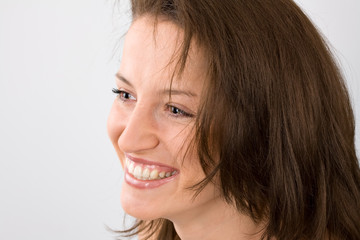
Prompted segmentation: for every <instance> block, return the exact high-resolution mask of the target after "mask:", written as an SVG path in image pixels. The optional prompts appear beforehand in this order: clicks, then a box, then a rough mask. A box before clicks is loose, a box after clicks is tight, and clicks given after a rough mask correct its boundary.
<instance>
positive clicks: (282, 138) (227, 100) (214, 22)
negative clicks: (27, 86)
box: [108, 0, 360, 240]
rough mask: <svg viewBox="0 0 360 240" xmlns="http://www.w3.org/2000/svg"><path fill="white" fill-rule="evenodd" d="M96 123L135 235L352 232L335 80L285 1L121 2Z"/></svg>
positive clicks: (345, 115) (356, 183)
mask: <svg viewBox="0 0 360 240" xmlns="http://www.w3.org/2000/svg"><path fill="white" fill-rule="evenodd" d="M132 13H133V23H132V25H131V27H130V29H129V31H128V33H127V36H126V39H125V45H124V51H123V57H122V62H121V66H120V69H119V72H118V73H117V80H116V85H117V88H116V89H114V90H113V91H114V92H115V93H116V94H118V97H117V98H116V100H115V101H114V103H113V106H112V110H111V113H110V116H109V121H108V132H109V136H110V139H111V140H112V143H113V145H114V147H115V150H116V152H117V154H118V156H119V159H120V161H121V164H122V166H123V168H124V171H125V180H124V184H123V187H122V194H121V203H122V206H123V208H124V210H125V211H126V212H127V213H128V214H130V215H132V216H134V217H136V218H137V219H139V220H138V221H137V223H136V225H135V226H134V227H133V228H131V229H129V230H126V231H122V232H121V233H123V234H125V235H132V234H139V237H140V239H163V240H169V239H182V240H188V239H204V240H210V239H236V240H239V239H277V240H282V239H284V240H285V239H286V240H288V239H354V240H355V239H360V230H359V229H360V201H359V200H360V171H359V165H358V160H357V157H356V153H355V147H354V128H355V127H354V118H353V113H352V109H351V106H350V102H349V96H348V93H347V90H346V88H345V83H344V80H343V79H342V76H341V74H340V71H339V69H338V68H337V66H336V64H335V62H334V60H333V59H332V57H331V54H330V51H329V49H328V47H327V46H326V44H325V43H324V41H323V39H322V38H321V37H320V35H319V33H318V32H317V30H316V29H315V27H314V26H313V25H312V23H311V22H310V21H309V19H308V18H307V17H306V16H305V15H304V13H303V12H302V11H301V10H300V9H299V8H298V7H297V6H296V4H295V3H294V2H293V1H291V0H272V1H260V0H252V1H245V0H242V1H241V0H238V1H235V0H224V1H214V0H198V1H188V0H133V1H132Z"/></svg>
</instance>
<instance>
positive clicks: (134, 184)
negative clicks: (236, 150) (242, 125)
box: [108, 17, 219, 220]
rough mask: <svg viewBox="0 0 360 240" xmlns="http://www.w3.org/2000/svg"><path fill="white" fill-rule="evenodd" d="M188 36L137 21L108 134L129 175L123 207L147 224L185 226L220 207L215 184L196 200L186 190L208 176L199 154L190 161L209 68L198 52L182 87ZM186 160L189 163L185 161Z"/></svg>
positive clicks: (194, 51) (130, 34) (131, 32)
mask: <svg viewBox="0 0 360 240" xmlns="http://www.w3.org/2000/svg"><path fill="white" fill-rule="evenodd" d="M181 34H182V32H181V30H180V29H179V28H178V27H177V26H176V25H174V24H172V23H171V22H168V21H159V22H158V24H157V27H156V31H155V32H154V22H153V18H151V17H141V18H139V19H137V20H136V21H135V22H134V23H133V24H132V26H131V28H130V29H129V31H128V33H127V36H126V39H125V45H124V51H123V57H122V61H121V66H120V69H119V72H118V73H117V79H116V86H117V89H116V90H114V91H115V92H116V93H117V94H118V96H117V98H116V99H115V101H114V103H113V106H112V109H111V112H110V116H109V120H108V132H109V136H110V139H111V141H112V143H113V145H114V148H115V150H116V152H117V154H118V157H119V159H120V161H121V164H122V166H123V168H124V171H125V174H124V175H125V180H124V182H123V186H122V193H121V203H122V206H123V208H124V210H125V211H126V212H127V213H128V214H130V215H132V216H134V217H136V218H139V219H144V220H150V219H157V218H167V219H170V220H176V219H181V218H182V216H187V215H189V214H190V215H193V214H197V212H198V211H205V210H206V209H208V208H209V206H210V205H211V204H214V203H216V202H217V201H218V195H219V194H218V193H217V191H216V188H215V186H214V185H211V184H208V185H207V187H205V189H204V190H203V191H202V192H201V193H200V195H199V196H198V197H197V198H196V199H195V200H192V197H193V194H194V191H191V190H188V189H186V188H188V187H191V186H193V185H194V184H196V183H198V182H199V181H200V180H202V179H203V178H204V177H205V175H204V173H203V171H202V169H201V166H200V164H199V160H198V157H197V154H196V151H190V152H188V153H187V154H186V155H184V153H185V151H186V149H187V147H188V144H189V142H190V140H191V138H192V136H193V134H194V129H193V125H194V122H195V117H196V113H197V108H198V106H199V102H200V96H201V93H202V89H203V85H204V81H205V75H206V74H205V73H206V69H207V68H206V61H205V59H204V58H203V56H202V55H201V52H200V51H198V48H197V47H196V46H195V45H194V44H193V45H192V46H191V50H190V53H189V58H188V61H187V65H186V67H185V69H184V72H183V74H182V75H181V79H179V78H177V77H175V78H174V81H173V83H172V85H171V97H169V91H170V82H171V77H172V73H173V71H174V67H175V62H176V61H171V60H172V59H173V58H174V53H175V52H176V51H177V50H178V49H179V47H180V43H179V42H178V39H181ZM184 156H185V158H184Z"/></svg>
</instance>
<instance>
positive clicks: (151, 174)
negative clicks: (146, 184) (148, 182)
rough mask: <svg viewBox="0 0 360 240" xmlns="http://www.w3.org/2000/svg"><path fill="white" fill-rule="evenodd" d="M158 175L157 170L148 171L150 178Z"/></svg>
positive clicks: (155, 177)
mask: <svg viewBox="0 0 360 240" xmlns="http://www.w3.org/2000/svg"><path fill="white" fill-rule="evenodd" d="M158 177H159V172H158V170H156V169H155V170H152V171H151V173H150V179H157V178H158Z"/></svg>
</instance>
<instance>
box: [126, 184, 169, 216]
mask: <svg viewBox="0 0 360 240" xmlns="http://www.w3.org/2000/svg"><path fill="white" fill-rule="evenodd" d="M149 194H151V193H149ZM161 202H162V203H161ZM121 206H122V208H123V209H124V211H125V212H126V213H127V214H129V215H130V216H132V217H135V218H137V219H141V220H154V219H158V218H162V217H163V216H162V214H161V212H160V211H161V210H163V209H164V208H163V207H164V204H163V201H162V200H160V199H158V198H156V196H148V197H145V196H144V194H143V191H141V192H140V193H139V191H137V190H136V189H133V188H132V187H130V186H128V185H127V184H126V183H123V185H122V189H121Z"/></svg>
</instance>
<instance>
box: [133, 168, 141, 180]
mask: <svg viewBox="0 0 360 240" xmlns="http://www.w3.org/2000/svg"><path fill="white" fill-rule="evenodd" d="M141 170H142V169H141V167H140V166H136V167H135V169H134V177H136V178H141V176H142V174H141Z"/></svg>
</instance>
